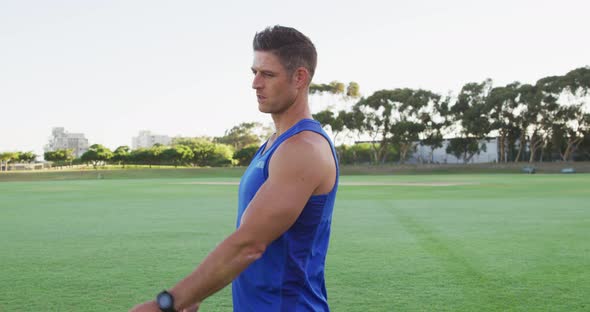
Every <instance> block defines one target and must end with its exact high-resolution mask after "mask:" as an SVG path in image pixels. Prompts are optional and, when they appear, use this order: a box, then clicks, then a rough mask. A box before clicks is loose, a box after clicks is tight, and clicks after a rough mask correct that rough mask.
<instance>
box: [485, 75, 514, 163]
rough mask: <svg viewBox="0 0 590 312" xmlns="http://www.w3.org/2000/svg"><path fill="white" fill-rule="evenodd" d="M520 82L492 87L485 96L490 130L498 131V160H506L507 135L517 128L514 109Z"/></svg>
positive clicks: (512, 133)
mask: <svg viewBox="0 0 590 312" xmlns="http://www.w3.org/2000/svg"><path fill="white" fill-rule="evenodd" d="M519 87H520V83H518V82H514V83H511V84H508V85H507V86H505V87H496V88H492V89H491V91H490V94H489V95H488V96H487V98H486V102H487V103H486V105H487V106H488V107H487V110H488V111H489V113H490V130H492V131H494V130H495V131H498V138H499V142H498V145H499V147H500V155H499V156H500V157H499V161H500V162H507V161H508V159H507V156H508V155H507V154H508V153H507V152H506V147H507V145H508V144H509V142H508V141H514V140H510V138H509V137H513V136H514V134H515V133H518V132H517V131H515V128H517V126H518V125H517V122H518V119H517V115H516V114H515V113H514V111H515V110H516V109H517V108H518V107H519V105H518V101H517V99H518V95H519V94H518V89H519Z"/></svg>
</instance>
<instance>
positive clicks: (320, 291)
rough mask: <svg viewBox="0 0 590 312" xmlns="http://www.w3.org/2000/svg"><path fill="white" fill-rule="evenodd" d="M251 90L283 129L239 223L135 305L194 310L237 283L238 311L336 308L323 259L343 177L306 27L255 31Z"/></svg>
mask: <svg viewBox="0 0 590 312" xmlns="http://www.w3.org/2000/svg"><path fill="white" fill-rule="evenodd" d="M253 45H254V62H253V65H252V73H253V74H254V80H253V82H252V88H253V89H255V90H256V96H257V98H258V109H259V110H260V111H261V112H264V113H269V114H271V116H272V118H273V121H274V124H275V127H276V133H275V134H274V135H273V136H272V137H271V138H270V139H269V140H268V141H267V142H266V143H264V144H263V145H262V146H261V147H260V149H259V150H258V152H257V153H256V155H255V156H254V159H253V160H252V162H251V164H250V166H249V167H248V169H247V170H246V171H245V173H244V175H243V176H242V179H241V181H240V188H239V204H238V218H237V229H236V231H235V232H234V233H232V234H231V235H230V236H229V237H227V238H226V239H225V240H224V241H223V242H221V244H219V245H218V246H217V247H216V248H215V249H214V250H213V251H212V252H211V253H210V254H209V255H208V256H207V257H206V258H205V260H203V262H202V263H201V264H200V265H199V266H198V267H197V268H196V269H195V271H193V272H192V273H191V274H190V275H188V276H187V277H186V278H184V279H183V280H181V281H180V282H179V283H178V284H177V285H176V286H174V287H173V288H172V289H170V290H169V291H165V292H162V293H160V294H159V295H158V299H157V300H155V301H150V302H146V303H144V304H142V305H138V306H136V307H135V308H134V310H133V311H196V310H197V309H198V306H199V304H200V303H201V302H202V301H203V300H204V299H205V298H207V297H208V296H210V295H212V294H213V293H215V292H217V291H218V290H220V289H222V288H223V287H225V286H226V285H228V284H229V283H231V282H232V281H233V285H232V295H233V305H234V311H237V312H242V311H252V312H265V311H329V307H328V303H327V294H326V287H325V282H324V264H325V259H326V253H327V249H328V240H329V236H330V225H331V220H332V210H333V208H334V199H335V196H336V190H337V184H338V165H337V160H336V153H335V150H334V146H333V144H332V142H331V140H330V139H329V137H328V136H327V135H326V133H325V132H324V131H323V130H322V128H321V126H320V124H319V123H318V122H317V121H315V120H313V119H311V113H310V109H309V105H308V93H309V84H310V82H311V79H312V77H313V74H314V71H315V67H316V60H317V54H316V50H315V47H314V45H313V43H312V42H311V41H310V40H309V38H307V37H306V36H305V35H303V34H302V33H300V32H299V31H297V30H295V29H293V28H289V27H282V26H274V27H269V28H266V29H265V30H263V31H261V32H259V33H257V34H256V35H255V37H254V44H253Z"/></svg>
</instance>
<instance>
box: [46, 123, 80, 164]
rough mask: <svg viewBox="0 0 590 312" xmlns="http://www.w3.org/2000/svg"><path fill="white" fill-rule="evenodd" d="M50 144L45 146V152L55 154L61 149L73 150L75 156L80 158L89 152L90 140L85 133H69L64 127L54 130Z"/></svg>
mask: <svg viewBox="0 0 590 312" xmlns="http://www.w3.org/2000/svg"><path fill="white" fill-rule="evenodd" d="M51 134H52V136H51V138H49V143H48V144H47V145H45V152H53V151H56V150H61V149H71V150H73V151H74V156H76V157H80V156H82V154H84V153H86V151H88V139H86V137H85V136H84V134H83V133H69V132H66V131H65V130H64V128H62V127H56V128H53V130H52V131H51Z"/></svg>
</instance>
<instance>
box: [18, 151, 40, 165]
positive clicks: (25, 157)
mask: <svg viewBox="0 0 590 312" xmlns="http://www.w3.org/2000/svg"><path fill="white" fill-rule="evenodd" d="M35 159H37V155H35V153H33V152H23V153H20V155H19V161H21V162H25V163H32V162H34V161H35Z"/></svg>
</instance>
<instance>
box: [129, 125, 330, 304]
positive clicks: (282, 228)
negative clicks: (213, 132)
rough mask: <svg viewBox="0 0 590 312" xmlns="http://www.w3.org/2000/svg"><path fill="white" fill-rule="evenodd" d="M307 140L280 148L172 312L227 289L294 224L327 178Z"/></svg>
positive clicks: (180, 290)
mask: <svg viewBox="0 0 590 312" xmlns="http://www.w3.org/2000/svg"><path fill="white" fill-rule="evenodd" d="M308 135H309V134H306V135H297V136H294V137H291V138H289V139H288V140H287V141H285V142H284V143H283V144H281V146H280V147H279V148H278V149H277V151H276V152H275V153H274V155H273V157H272V159H271V161H270V164H269V177H268V179H267V181H266V182H265V183H264V184H263V185H262V186H261V187H260V189H259V190H258V192H257V193H256V196H254V198H253V199H252V201H251V202H250V204H249V205H248V208H247V209H246V211H245V212H244V214H243V216H242V223H241V224H240V226H239V228H238V229H237V230H236V231H235V232H234V233H232V234H231V235H230V236H229V237H227V238H226V239H225V240H223V241H222V242H221V243H220V244H219V245H218V246H217V247H216V248H215V249H214V250H213V251H212V252H211V253H210V254H209V255H208V256H207V257H206V258H205V259H204V260H203V262H202V263H201V264H200V265H199V266H198V267H197V268H196V269H195V271H193V272H192V273H191V274H190V275H188V276H187V277H185V278H184V279H183V280H181V281H180V282H179V283H178V284H177V285H176V286H174V287H173V288H172V289H171V290H170V292H171V293H172V295H173V296H174V301H175V308H176V310H181V309H183V308H186V307H189V306H191V305H192V304H194V303H198V302H201V301H203V300H204V299H205V298H207V297H208V296H210V295H212V294H214V293H215V292H217V291H219V290H220V289H222V288H223V287H225V286H226V285H228V284H229V283H231V282H232V281H233V280H234V279H235V278H236V277H237V276H238V275H239V274H240V273H241V272H242V271H243V270H245V269H246V268H247V267H248V266H249V265H250V264H251V263H252V262H254V261H255V260H257V259H258V258H260V257H261V256H262V254H263V253H264V251H265V249H266V247H267V246H268V245H269V244H270V243H271V242H273V241H274V240H275V239H277V238H278V237H279V236H280V235H282V234H283V233H284V232H286V231H287V230H288V229H289V228H290V227H291V226H292V225H293V223H295V221H296V220H297V218H298V217H299V215H300V214H301V211H302V210H303V208H304V206H305V203H306V202H307V201H308V199H309V197H310V196H311V195H312V194H313V192H314V191H315V190H316V188H318V186H319V185H320V183H321V182H322V179H323V178H325V176H326V167H327V166H326V165H325V157H322V153H321V151H320V146H319V144H317V143H316V144H314V143H313V142H312V141H311V140H309V136H308ZM332 161H333V160H332ZM138 311H142V310H138Z"/></svg>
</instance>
